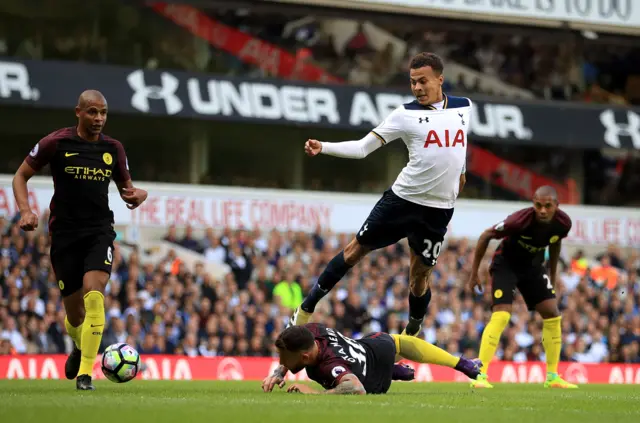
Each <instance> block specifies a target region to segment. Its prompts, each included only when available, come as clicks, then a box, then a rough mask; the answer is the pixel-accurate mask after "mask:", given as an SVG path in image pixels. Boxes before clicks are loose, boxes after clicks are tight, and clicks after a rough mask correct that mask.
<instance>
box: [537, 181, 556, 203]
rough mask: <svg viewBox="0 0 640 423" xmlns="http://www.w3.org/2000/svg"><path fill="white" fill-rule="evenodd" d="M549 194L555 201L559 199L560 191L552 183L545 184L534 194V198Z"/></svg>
mask: <svg viewBox="0 0 640 423" xmlns="http://www.w3.org/2000/svg"><path fill="white" fill-rule="evenodd" d="M547 196H548V197H551V198H553V199H554V200H555V201H558V192H557V191H556V189H555V188H554V187H552V186H550V185H543V186H541V187H539V188H538V189H537V190H536V192H535V193H534V194H533V198H536V197H547Z"/></svg>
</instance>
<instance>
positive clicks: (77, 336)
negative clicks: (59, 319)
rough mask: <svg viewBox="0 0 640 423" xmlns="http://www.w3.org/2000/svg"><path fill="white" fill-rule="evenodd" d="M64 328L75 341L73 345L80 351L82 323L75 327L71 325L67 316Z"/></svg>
mask: <svg viewBox="0 0 640 423" xmlns="http://www.w3.org/2000/svg"><path fill="white" fill-rule="evenodd" d="M64 327H65V328H66V329H67V333H68V334H69V336H70V337H71V339H73V343H74V344H75V345H76V348H77V349H80V346H81V340H82V323H80V325H78V326H77V327H74V326H72V325H71V323H69V319H68V317H67V316H65V317H64Z"/></svg>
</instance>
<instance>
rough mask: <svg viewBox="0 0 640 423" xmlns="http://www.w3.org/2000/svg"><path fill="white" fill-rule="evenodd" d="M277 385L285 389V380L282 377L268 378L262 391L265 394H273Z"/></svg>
mask: <svg viewBox="0 0 640 423" xmlns="http://www.w3.org/2000/svg"><path fill="white" fill-rule="evenodd" d="M276 385H278V386H279V387H280V388H284V378H283V377H282V376H280V375H271V376H267V377H265V378H264V380H263V381H262V390H263V391H264V392H271V391H273V388H275V386H276Z"/></svg>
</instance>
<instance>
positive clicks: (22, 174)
mask: <svg viewBox="0 0 640 423" xmlns="http://www.w3.org/2000/svg"><path fill="white" fill-rule="evenodd" d="M35 174H36V170H35V169H33V168H32V167H31V166H29V164H28V163H27V162H26V161H24V162H22V164H21V165H20V167H19V168H18V170H17V171H16V174H15V175H14V177H13V182H12V186H13V195H14V197H15V199H16V204H17V205H18V210H19V211H20V223H19V225H20V228H21V229H22V230H24V231H32V230H34V229H36V228H37V227H38V216H36V214H35V213H33V212H32V211H31V206H29V191H28V189H27V182H28V181H29V179H31V177H33V175H35Z"/></svg>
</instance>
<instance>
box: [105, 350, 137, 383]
mask: <svg viewBox="0 0 640 423" xmlns="http://www.w3.org/2000/svg"><path fill="white" fill-rule="evenodd" d="M139 370H140V354H139V353H138V351H136V349H135V348H133V347H132V346H131V345H129V344H123V343H120V344H112V345H109V346H108V347H107V349H106V350H104V353H103V354H102V373H104V375H105V377H106V378H107V379H109V380H110V381H112V382H116V383H124V382H128V381H130V380H131V379H133V378H135V377H136V375H137V374H138V371H139Z"/></svg>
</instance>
